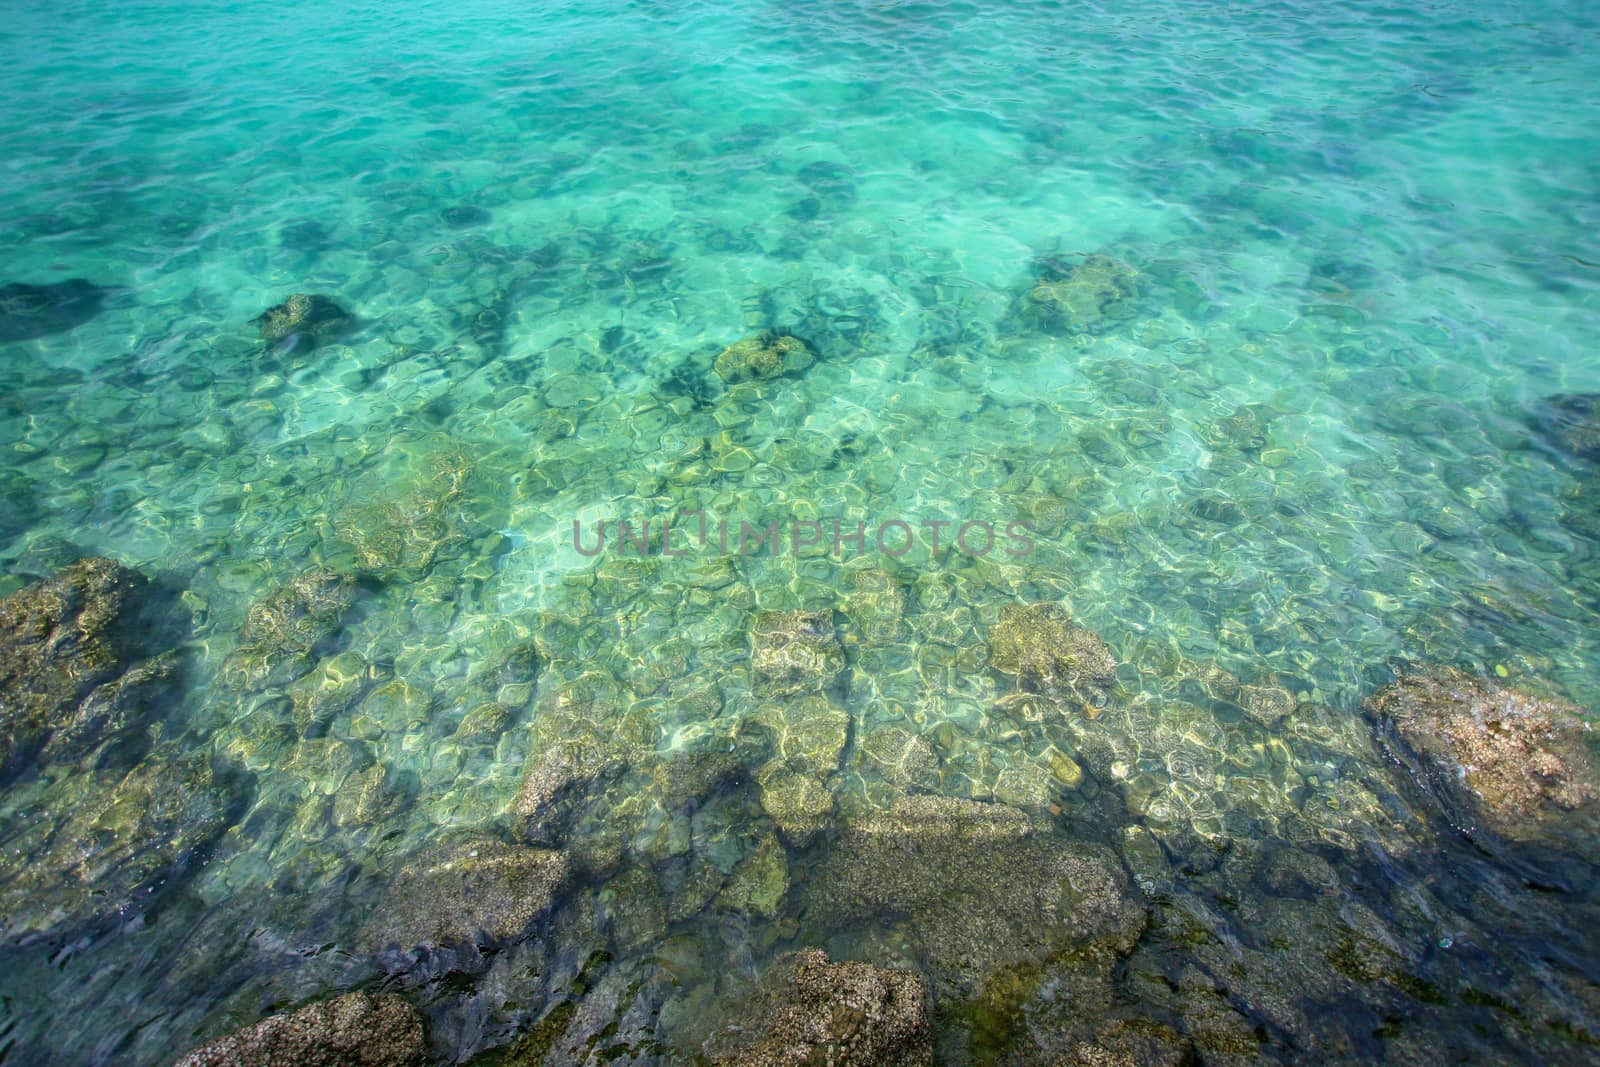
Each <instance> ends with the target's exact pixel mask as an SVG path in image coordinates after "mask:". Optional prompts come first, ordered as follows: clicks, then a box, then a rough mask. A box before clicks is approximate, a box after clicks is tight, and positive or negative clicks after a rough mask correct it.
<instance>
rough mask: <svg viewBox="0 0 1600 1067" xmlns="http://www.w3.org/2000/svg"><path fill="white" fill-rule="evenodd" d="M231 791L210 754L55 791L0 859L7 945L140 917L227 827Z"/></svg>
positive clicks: (90, 778)
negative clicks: (65, 928) (130, 914)
mask: <svg viewBox="0 0 1600 1067" xmlns="http://www.w3.org/2000/svg"><path fill="white" fill-rule="evenodd" d="M230 802H231V796H230V791H229V789H228V788H227V787H226V785H225V783H224V782H222V781H219V780H218V778H217V777H216V776H215V775H214V774H213V772H212V768H211V763H210V760H209V759H207V758H206V757H205V756H204V755H189V756H178V757H173V756H170V755H168V754H167V753H165V752H162V751H157V752H153V753H151V754H149V755H147V756H146V757H145V758H144V759H143V760H142V761H141V762H140V763H138V764H137V765H136V766H135V767H134V768H133V770H131V771H128V772H126V773H122V772H119V771H101V770H95V771H89V772H86V773H84V774H79V775H71V776H67V777H64V778H61V779H58V780H56V781H54V782H51V783H50V784H49V785H48V786H47V787H46V788H45V789H44V791H43V792H42V793H41V794H39V804H38V805H37V807H36V808H35V809H34V811H33V812H32V813H31V814H30V815H29V816H28V817H27V818H26V819H25V820H23V821H21V825H20V826H19V827H18V828H17V830H16V831H15V833H14V834H13V835H12V836H11V837H10V840H9V841H8V844H7V848H6V849H5V850H4V851H3V852H0V928H3V929H4V930H5V932H6V934H7V936H9V937H20V936H22V935H26V934H34V933H41V932H46V931H50V930H53V929H55V928H57V927H58V926H60V925H62V924H65V923H91V922H93V921H96V920H105V919H112V918H115V917H117V916H118V915H121V914H124V913H125V912H126V911H128V910H133V911H137V910H138V909H139V908H140V907H141V906H142V905H143V903H144V902H145V901H147V900H148V898H149V896H150V895H152V893H153V892H154V891H155V890H156V889H158V888H159V887H160V886H161V885H163V884H164V883H166V882H167V881H170V880H175V879H176V878H177V877H178V876H180V875H182V874H183V873H184V871H185V869H186V868H187V866H188V865H189V863H190V861H191V860H192V858H193V857H194V856H195V854H196V853H197V852H198V851H199V850H200V849H202V848H203V847H204V846H206V845H207V844H208V843H210V842H211V841H212V840H214V839H215V838H216V837H217V835H218V834H220V833H221V832H222V831H223V829H224V828H225V827H226V826H227V824H228V815H229V811H230V807H231V803H230Z"/></svg>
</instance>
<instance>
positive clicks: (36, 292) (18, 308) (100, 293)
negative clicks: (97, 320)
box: [0, 278, 106, 341]
mask: <svg viewBox="0 0 1600 1067" xmlns="http://www.w3.org/2000/svg"><path fill="white" fill-rule="evenodd" d="M105 294H106V290H104V289H102V288H100V287H99V286H98V285H95V284H94V283H93V282H88V281H85V280H83V279H82V278H68V279H67V280H66V281H64V282H53V283H52V284H50V285H29V284H28V283H27V282H11V283H10V284H8V285H4V286H0V341H30V340H32V339H33V338H35V337H43V336H45V335H46V334H52V333H62V332H64V331H66V330H71V329H75V328H76V327H78V326H82V325H83V324H84V323H86V322H88V321H89V320H90V319H92V318H94V317H95V316H96V315H98V314H99V313H100V305H101V303H102V302H103V301H104V300H105Z"/></svg>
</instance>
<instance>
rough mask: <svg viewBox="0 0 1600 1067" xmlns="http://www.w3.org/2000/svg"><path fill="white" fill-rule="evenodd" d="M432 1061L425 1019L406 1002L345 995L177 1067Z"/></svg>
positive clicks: (329, 1066) (340, 1066) (356, 1066)
mask: <svg viewBox="0 0 1600 1067" xmlns="http://www.w3.org/2000/svg"><path fill="white" fill-rule="evenodd" d="M426 1062H427V1045H426V1043H425V1041H424V1039H423V1032H422V1016H421V1015H419V1014H418V1013H417V1009H416V1008H413V1007H412V1006H411V1005H410V1004H409V1003H407V1002H406V1001H405V1000H404V999H403V998H401V997H397V996H392V995H389V996H378V997H373V996H368V995H367V994H365V993H346V994H345V995H344V996H342V997H335V998H334V999H333V1000H325V1001H322V1002H321V1003H318V1004H311V1005H308V1006H306V1007H304V1008H301V1009H300V1010H299V1011H296V1012H292V1013H290V1014H288V1015H274V1016H272V1017H271V1018H267V1019H263V1020H261V1021H260V1022H258V1023H256V1024H255V1025H254V1026H250V1027H247V1028H245V1029H243V1030H240V1031H239V1032H238V1033H236V1034H232V1035H230V1036H228V1037H225V1038H223V1039H221V1040H220V1041H214V1042H212V1043H211V1044H209V1045H207V1046H205V1047H204V1048H202V1049H198V1050H196V1051H194V1052H191V1053H189V1054H188V1055H187V1056H185V1057H184V1058H183V1059H181V1060H179V1061H178V1063H177V1065H176V1067H288V1065H291V1064H292V1065H293V1067H411V1065H416V1067H420V1065H421V1064H424V1063H426Z"/></svg>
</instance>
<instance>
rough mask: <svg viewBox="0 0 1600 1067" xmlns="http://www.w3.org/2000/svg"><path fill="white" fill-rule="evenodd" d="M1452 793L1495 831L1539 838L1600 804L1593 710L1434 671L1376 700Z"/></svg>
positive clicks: (1373, 705) (1451, 671) (1372, 701)
mask: <svg viewBox="0 0 1600 1067" xmlns="http://www.w3.org/2000/svg"><path fill="white" fill-rule="evenodd" d="M1366 707H1367V709H1368V710H1369V711H1371V712H1373V713H1374V714H1376V715H1379V716H1381V717H1383V718H1384V719H1386V720H1388V721H1389V722H1391V723H1392V724H1393V725H1394V728H1395V730H1396V731H1397V732H1398V733H1399V735H1400V737H1401V738H1402V739H1404V741H1405V742H1406V744H1407V745H1409V746H1410V747H1411V748H1412V750H1413V751H1415V752H1416V753H1417V754H1418V755H1419V756H1421V757H1422V759H1423V760H1424V761H1425V763H1426V764H1428V766H1427V767H1425V769H1424V773H1425V774H1426V776H1427V777H1428V778H1429V779H1430V780H1431V781H1433V782H1434V783H1435V784H1436V785H1438V786H1440V787H1441V788H1443V789H1445V790H1447V791H1455V790H1465V792H1466V793H1467V794H1468V796H1467V799H1468V800H1469V802H1470V805H1471V807H1472V808H1473V809H1475V810H1476V811H1477V813H1478V814H1479V816H1480V817H1481V818H1482V820H1483V822H1484V823H1485V824H1486V825H1488V826H1489V827H1490V829H1492V830H1494V831H1496V832H1498V833H1500V834H1503V835H1504V836H1506V837H1510V838H1527V837H1536V836H1538V835H1539V833H1540V831H1541V830H1542V829H1543V828H1544V824H1546V823H1549V822H1551V821H1553V820H1558V819H1560V818H1561V816H1562V815H1563V814H1564V813H1567V812H1571V811H1574V810H1575V809H1578V808H1584V807H1592V805H1593V804H1594V802H1595V801H1596V800H1597V799H1600V766H1597V764H1596V761H1595V757H1594V755H1593V753H1592V752H1591V751H1590V748H1589V740H1588V739H1589V735H1590V730H1589V727H1588V724H1587V722H1586V721H1585V716H1584V714H1583V712H1582V711H1581V710H1580V709H1578V708H1576V707H1574V706H1573V705H1571V704H1567V703H1565V702H1562V701H1558V700H1552V699H1549V698H1547V697H1539V696H1534V695H1532V694H1529V693H1524V692H1521V691H1520V690H1516V689H1511V688H1509V687H1506V686H1502V685H1500V684H1499V683H1497V682H1495V681H1493V680H1490V679H1487V678H1475V677H1473V676H1472V675H1469V674H1467V673H1466V672H1464V671H1460V670H1457V669H1455V668H1454V667H1438V666H1430V667H1425V668H1423V669H1421V670H1419V671H1417V672H1416V673H1414V674H1410V675H1406V676H1405V677H1402V678H1400V679H1399V680H1398V681H1396V682H1394V683H1393V684H1391V685H1388V686H1385V687H1384V688H1383V689H1380V690H1379V691H1378V692H1376V693H1374V694H1373V695H1372V696H1370V697H1369V698H1367V701H1366Z"/></svg>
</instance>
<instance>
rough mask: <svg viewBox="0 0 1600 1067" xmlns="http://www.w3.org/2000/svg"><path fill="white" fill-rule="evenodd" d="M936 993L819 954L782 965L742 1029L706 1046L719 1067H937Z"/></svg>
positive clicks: (748, 1008)
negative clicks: (815, 1066)
mask: <svg viewBox="0 0 1600 1067" xmlns="http://www.w3.org/2000/svg"><path fill="white" fill-rule="evenodd" d="M930 1024H931V1004H930V1001H929V995H928V988H927V985H926V983H924V982H923V981H922V979H921V978H920V977H918V976H917V975H915V974H913V973H912V972H910V971H904V970H896V969H891V968H885V967H874V966H871V965H869V964H865V963H834V962H831V961H830V960H829V959H828V957H827V955H826V954H825V953H823V952H821V951H818V950H817V949H807V950H804V951H801V952H796V953H793V954H792V955H789V956H785V957H783V958H782V959H779V960H778V961H777V962H775V963H774V964H773V965H772V967H771V969H770V970H769V971H768V972H767V973H766V974H765V975H764V976H763V978H762V983H761V986H760V988H759V989H758V990H757V992H756V993H755V995H754V996H753V997H752V998H751V1001H750V1002H749V1003H748V1004H747V1005H745V1006H743V1010H742V1011H740V1013H739V1018H738V1023H737V1025H734V1026H730V1027H728V1028H727V1029H726V1030H724V1031H723V1032H721V1033H718V1034H717V1035H716V1036H714V1037H713V1038H711V1039H710V1040H708V1041H707V1042H706V1045H705V1048H704V1052H705V1054H706V1056H707V1057H708V1058H709V1060H710V1062H711V1063H713V1064H716V1065H718V1067H734V1065H736V1064H739V1065H749V1067H778V1065H780V1064H796V1063H829V1064H840V1065H841V1067H842V1065H845V1064H857V1065H860V1067H867V1065H869V1064H881V1065H884V1067H926V1065H928V1064H931V1063H932V1062H933V1042H932V1037H931V1025H930Z"/></svg>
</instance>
